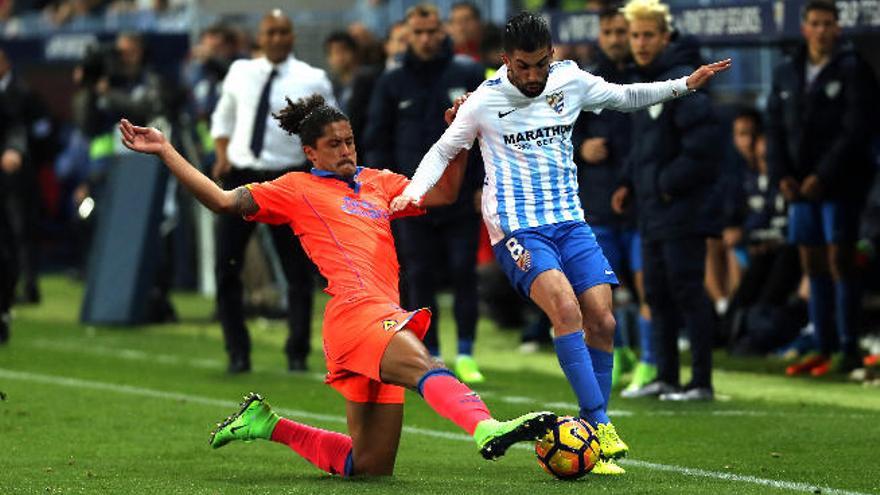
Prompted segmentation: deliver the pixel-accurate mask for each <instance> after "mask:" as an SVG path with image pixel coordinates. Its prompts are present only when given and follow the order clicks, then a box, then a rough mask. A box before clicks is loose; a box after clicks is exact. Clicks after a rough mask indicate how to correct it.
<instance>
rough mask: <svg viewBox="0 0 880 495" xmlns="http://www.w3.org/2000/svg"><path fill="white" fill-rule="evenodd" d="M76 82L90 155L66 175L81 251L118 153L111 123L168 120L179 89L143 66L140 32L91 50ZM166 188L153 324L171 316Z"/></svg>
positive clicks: (172, 219)
mask: <svg viewBox="0 0 880 495" xmlns="http://www.w3.org/2000/svg"><path fill="white" fill-rule="evenodd" d="M74 80H75V82H76V83H77V84H78V86H79V88H80V89H79V90H78V92H77V94H76V95H75V96H74V104H73V105H74V121H75V123H76V125H77V127H78V129H79V131H80V134H81V136H82V138H83V141H84V142H85V144H86V146H87V147H88V158H87V159H86V160H84V161H83V162H81V163H79V164H78V166H79V167H81V168H80V170H76V171H70V172H69V173H70V176H71V177H73V178H76V179H75V180H76V181H77V185H76V186H75V187H74V191H73V200H74V205H75V208H76V209H77V211H78V213H79V217H80V219H81V222H80V225H78V230H79V236H80V238H81V239H82V240H83V241H84V242H83V244H85V245H84V246H82V247H83V249H82V251H83V252H88V251H89V249H88V244H89V243H90V239H91V237H92V233H93V229H94V227H95V226H96V225H97V224H96V223H95V221H94V218H96V215H100V213H101V208H102V204H103V201H102V199H103V198H104V197H105V196H106V195H105V194H104V192H105V191H104V188H105V187H106V185H107V184H108V181H107V176H108V174H109V172H110V170H109V165H110V163H111V159H112V158H113V157H114V156H116V155H117V152H119V151H120V150H118V149H117V147H116V140H115V139H114V133H113V132H114V124H115V122H117V121H118V120H119V119H120V118H121V117H122V116H123V115H126V116H127V115H135V116H137V117H135V118H138V119H143V121H144V122H155V121H156V119H158V118H163V119H165V120H168V121H171V117H172V116H176V115H178V114H179V112H177V111H176V110H175V109H176V108H177V107H178V106H179V103H180V102H179V101H178V99H177V98H176V97H177V96H178V92H173V91H170V89H171V88H170V87H169V86H166V85H165V84H164V82H163V80H162V78H161V77H160V76H159V74H158V73H157V72H155V71H153V70H152V69H150V68H148V67H147V65H146V64H145V53H144V41H143V38H141V36H140V35H138V34H133V33H120V34H119V35H118V36H117V37H116V40H115V42H114V44H113V45H98V46H97V47H94V48H93V49H91V50H90V51H89V52H88V53H87V54H86V56H85V58H84V59H83V61H82V63H81V65H80V66H79V67H77V68H76V69H75V71H74ZM170 123H171V124H173V123H174V122H170ZM153 125H156V124H153ZM166 191H167V192H166V199H165V201H164V208H163V224H162V226H161V227H160V230H161V232H162V236H163V238H162V240H161V242H162V248H161V253H160V261H159V264H160V266H162V268H160V269H159V270H158V273H159V276H158V278H157V280H156V285H155V286H154V288H153V289H152V290H151V292H150V294H149V296H148V297H149V302H148V303H147V304H148V309H147V313H148V319H149V320H150V321H155V322H163V321H173V320H174V319H175V315H174V310H173V308H172V307H171V305H170V303H169V302H168V297H167V292H168V289H169V286H170V284H171V277H172V275H173V271H172V270H171V269H170V267H169V266H165V265H164V264H165V263H167V262H169V255H170V244H169V241H170V235H171V232H172V230H173V229H174V227H175V226H176V224H177V221H178V217H177V215H178V208H177V203H176V201H175V199H174V195H175V192H176V188H175V187H174V186H173V183H169V188H168V189H167V190H166ZM93 209H94V213H93ZM83 261H84V260H83Z"/></svg>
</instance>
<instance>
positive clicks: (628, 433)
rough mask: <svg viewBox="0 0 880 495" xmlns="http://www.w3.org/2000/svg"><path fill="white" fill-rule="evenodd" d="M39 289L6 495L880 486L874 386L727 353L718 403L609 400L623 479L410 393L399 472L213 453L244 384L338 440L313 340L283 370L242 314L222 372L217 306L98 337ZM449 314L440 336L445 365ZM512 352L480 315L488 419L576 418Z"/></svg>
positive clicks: (878, 399) (278, 325)
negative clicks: (337, 473) (233, 356)
mask: <svg viewBox="0 0 880 495" xmlns="http://www.w3.org/2000/svg"><path fill="white" fill-rule="evenodd" d="M43 290H44V303H43V304H42V305H41V306H34V307H20V308H17V309H16V318H15V320H14V323H13V329H12V340H11V341H10V342H9V344H8V345H6V346H3V347H0V391H2V392H3V393H4V394H5V396H6V397H5V400H2V401H0V494H18V493H22V494H45V493H65V494H70V493H86V494H91V493H114V494H116V493H150V494H152V493H162V494H171V493H181V494H192V493H206V494H214V493H217V494H227V493H229V494H233V493H247V494H258V493H273V494H274V493H303V494H320V495H324V494H335V493H358V494H364V493H366V494H370V493H397V494H412V493H436V494H445V493H453V494H472V493H490V494H494V495H498V494H504V495H509V494H518V493H525V494H530V495H544V494H554V493H566V494H570V493H650V494H665V493H668V494H691V493H700V494H703V493H731V494H768V493H771V494H772V493H824V494H864V493H880V390H878V389H876V388H863V387H862V386H860V385H854V384H849V383H845V382H842V381H834V380H830V379H829V380H820V381H813V380H807V379H787V378H785V377H783V376H781V369H782V366H781V365H780V364H778V363H771V362H768V361H767V360H763V359H759V360H744V359H730V358H726V357H724V356H723V355H720V354H719V355H717V356H716V357H717V358H718V362H717V365H718V369H717V371H716V374H715V379H716V392H717V393H718V394H719V395H720V396H721V400H719V401H716V402H715V403H712V404H667V403H660V402H656V401H653V400H637V401H626V400H623V399H620V398H618V397H615V398H614V399H613V400H612V403H611V409H612V411H611V415H612V418H613V419H614V420H615V424H616V425H617V428H618V431H619V432H620V433H621V435H622V436H623V438H624V439H625V440H626V441H627V442H628V443H629V444H630V447H631V448H632V451H631V455H630V458H629V459H627V460H625V461H624V463H623V465H624V467H625V468H626V469H627V474H626V475H624V476H623V477H619V478H604V477H597V476H587V477H585V478H583V479H581V480H579V481H575V482H562V481H556V480H554V479H551V478H550V477H549V476H548V475H546V474H545V473H544V472H543V471H541V469H540V468H539V467H538V465H537V463H536V461H535V458H534V453H533V452H532V451H531V450H530V449H529V448H526V447H523V448H517V449H513V450H511V451H510V452H509V453H508V455H507V456H506V457H505V458H503V459H501V460H500V461H497V462H488V461H484V460H483V459H482V458H481V457H480V456H479V454H478V453H477V449H476V447H475V445H474V443H473V442H472V441H471V440H470V439H469V438H468V437H466V436H465V435H464V434H462V433H461V432H460V431H459V430H458V429H457V428H456V427H455V426H454V425H453V424H451V423H449V422H448V421H446V420H444V419H443V418H440V417H439V416H437V415H435V414H434V413H433V412H432V411H431V410H430V409H429V408H428V407H426V405H425V404H424V403H423V402H422V401H421V399H420V398H419V397H418V396H417V395H415V394H408V396H407V406H406V413H405V425H406V426H405V428H406V430H405V432H404V434H403V438H402V440H401V446H400V452H399V455H398V462H397V469H396V473H395V476H394V477H393V478H389V479H373V480H343V479H340V478H335V477H331V476H329V475H325V474H323V473H321V472H320V471H318V470H317V469H316V468H314V467H312V466H311V465H310V464H308V463H307V462H306V461H304V460H302V459H301V458H299V457H298V456H297V455H296V454H295V453H294V452H293V451H291V450H289V449H288V448H287V447H286V446H282V445H277V444H272V443H270V442H256V443H252V444H232V445H229V446H227V447H224V448H222V449H219V450H211V449H210V448H209V446H208V433H209V432H210V430H211V428H212V426H213V425H214V423H215V422H217V421H219V420H220V419H221V418H223V417H225V416H226V415H227V414H230V413H231V412H233V411H234V410H235V409H236V404H237V401H238V400H239V398H240V397H241V396H242V395H243V394H244V393H246V392H248V391H251V390H253V391H258V392H260V393H262V394H263V395H264V396H266V397H267V399H268V400H269V402H270V403H271V404H272V405H273V406H274V407H276V408H277V409H279V411H280V412H281V413H283V414H285V415H289V416H291V417H293V418H294V419H301V420H302V421H304V422H307V423H310V424H313V425H315V426H320V427H324V428H329V429H334V430H338V431H344V429H345V423H344V419H343V415H344V403H343V400H342V398H341V397H340V396H339V395H337V394H336V392H334V391H333V390H332V389H330V388H329V387H327V386H326V385H324V384H323V383H322V376H321V373H320V372H321V370H323V356H321V354H320V349H321V346H320V335H319V332H317V331H316V332H315V340H314V349H315V351H314V352H313V353H312V355H311V356H310V358H309V364H310V366H311V369H312V370H314V371H313V372H312V373H310V374H306V375H292V374H288V373H286V372H285V371H284V370H285V364H286V363H285V358H284V355H283V352H282V343H283V341H284V338H285V334H286V329H285V327H284V324H283V323H282V322H275V321H270V322H266V321H259V320H257V321H252V322H251V334H252V337H253V341H254V353H253V357H252V358H253V363H254V366H255V370H254V372H253V373H251V374H248V375H245V376H234V377H231V376H227V375H226V374H225V372H224V367H225V355H224V353H223V350H222V348H223V344H222V338H221V336H220V329H219V326H218V325H217V324H216V323H214V322H211V321H210V315H211V312H212V308H213V303H212V302H211V301H209V300H205V299H203V298H200V297H198V296H194V295H177V296H175V304H176V306H177V308H178V312H179V314H180V316H181V322H180V323H179V324H175V325H163V326H145V327H140V328H121V329H113V328H91V327H86V326H83V325H81V324H79V323H78V321H77V320H78V315H79V304H80V299H81V295H82V287H81V286H79V285H77V284H74V283H72V282H70V281H68V280H66V279H62V278H47V279H45V280H43ZM325 300H326V299H325V298H323V296H322V297H321V298H320V299H319V304H317V306H318V307H317V308H316V309H317V310H318V312H319V313H318V315H320V310H321V309H322V308H323V302H324V301H325ZM448 313H449V312H448V308H447V309H446V310H444V314H443V316H444V318H443V319H442V331H443V335H442V336H441V342H442V343H443V346H444V347H443V349H444V351H446V350H448V351H449V353H448V354H446V357H447V359H448V360H451V359H452V358H454V355H453V353H454V335H452V334H453V333H454V332H453V329H452V325H451V323H450V318H449V316H448ZM315 328H316V329H318V328H320V316H318V318H316V319H315ZM517 344H518V342H517V335H515V333H513V332H504V331H499V330H498V329H497V328H495V326H494V325H493V324H492V323H491V322H488V321H485V320H481V322H480V327H479V333H478V342H477V347H476V357H477V359H478V361H479V362H480V363H481V364H482V365H483V368H484V372H485V374H486V375H487V377H488V383H487V384H486V385H484V386H481V387H479V388H477V391H478V392H479V393H480V394H481V395H482V397H483V398H484V399H485V401H486V402H487V403H488V405H489V407H490V408H491V409H492V411H493V413H494V414H495V415H496V416H497V417H499V418H508V417H512V416H514V415H518V414H520V413H522V412H525V411H527V410H537V409H545V408H549V409H552V410H554V411H556V412H558V413H560V414H573V413H575V404H574V402H575V401H574V398H573V396H572V394H571V392H570V390H569V388H568V385H567V383H566V382H565V380H564V378H563V376H562V374H561V372H560V371H559V369H558V366H557V364H556V360H555V357H554V355H552V354H551V353H543V354H537V355H520V354H519V353H518V352H517V350H516V347H517ZM615 395H616V394H615Z"/></svg>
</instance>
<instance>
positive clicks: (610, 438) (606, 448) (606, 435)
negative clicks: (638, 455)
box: [596, 423, 629, 459]
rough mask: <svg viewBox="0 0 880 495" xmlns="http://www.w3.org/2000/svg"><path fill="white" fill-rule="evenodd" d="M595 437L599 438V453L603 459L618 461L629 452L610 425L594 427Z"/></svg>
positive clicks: (604, 424) (602, 424)
mask: <svg viewBox="0 0 880 495" xmlns="http://www.w3.org/2000/svg"><path fill="white" fill-rule="evenodd" d="M596 436H597V437H599V447H600V452H601V455H602V457H604V458H605V459H620V458H621V457H626V453H627V452H629V446H628V445H627V444H626V443H624V441H623V440H621V439H620V435H618V434H617V430H616V429H615V428H614V425H613V424H611V423H599V424H598V425H596Z"/></svg>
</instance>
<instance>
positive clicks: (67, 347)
mask: <svg viewBox="0 0 880 495" xmlns="http://www.w3.org/2000/svg"><path fill="white" fill-rule="evenodd" d="M26 345H30V346H31V347H35V348H37V349H48V350H54V351H60V352H70V351H72V352H77V353H85V354H92V355H95V356H102V357H110V358H116V359H123V360H126V361H144V362H150V363H161V364H167V365H174V366H191V367H193V368H199V369H211V370H225V369H226V364H225V362H223V361H221V360H219V359H203V358H189V359H187V358H182V357H180V356H178V355H175V354H153V353H148V352H144V351H141V350H138V349H126V348H120V347H107V346H100V345H89V346H83V345H80V344H76V343H73V342H57V341H53V340H49V339H34V340H33V341H30V342H27V343H26ZM254 370H255V371H259V372H260V373H266V374H271V375H275V376H286V377H289V376H292V375H291V374H290V373H288V372H286V371H283V370H281V369H279V368H277V367H261V366H255V367H254ZM295 376H296V377H297V378H299V377H303V378H308V379H311V380H314V381H317V382H321V383H323V382H324V377H325V375H324V374H323V373H298V374H296V375H295ZM478 393H479V394H480V396H481V397H485V398H492V399H493V400H499V401H501V402H507V403H510V404H536V405H537V406H539V407H540V408H541V409H546V410H550V411H560V410H565V411H577V410H578V405H577V403H574V402H563V401H554V402H543V401H541V400H539V399H536V398H534V397H525V396H515V395H511V396H505V395H500V394H496V393H495V392H492V391H489V390H485V391H478ZM715 398H716V399H717V400H721V399H722V398H724V400H728V401H729V400H730V397H726V396H721V395H717V394H716V396H715ZM637 414H641V413H636V412H633V411H629V410H625V409H612V410H609V411H608V415H609V416H612V417H630V416H636V415H637ZM646 414H650V415H651V416H673V417H674V416H690V415H695V416H699V415H709V416H730V417H738V416H743V417H746V416H747V417H770V416H788V415H791V414H794V413H793V412H791V411H785V412H777V411H750V410H743V409H730V410H715V411H681V410H674V409H673V410H669V409H666V410H663V409H661V410H657V409H654V410H652V411H650V412H648V413H646ZM797 414H798V415H802V416H803V415H810V416H833V417H834V418H838V419H839V418H847V419H868V418H870V419H876V418H877V416H876V415H871V414H860V413H847V414H825V413H821V412H819V411H804V412H798V413H797Z"/></svg>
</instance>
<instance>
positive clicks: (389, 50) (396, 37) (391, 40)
mask: <svg viewBox="0 0 880 495" xmlns="http://www.w3.org/2000/svg"><path fill="white" fill-rule="evenodd" d="M383 46H384V49H385V69H386V70H391V69H395V68H397V67H400V65H401V64H403V55H404V54H405V53H406V48H407V47H408V46H409V26H407V25H406V21H398V22H395V23H394V24H392V25H391V27H390V28H388V36H386V37H385V44H384V45H383Z"/></svg>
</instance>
